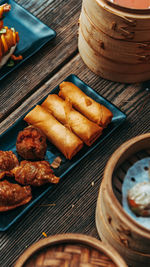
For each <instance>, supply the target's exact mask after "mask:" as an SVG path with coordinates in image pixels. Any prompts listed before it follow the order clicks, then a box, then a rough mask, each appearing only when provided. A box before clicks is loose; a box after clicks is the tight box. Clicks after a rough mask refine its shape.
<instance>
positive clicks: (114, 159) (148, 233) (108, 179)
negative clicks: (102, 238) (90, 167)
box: [100, 133, 150, 239]
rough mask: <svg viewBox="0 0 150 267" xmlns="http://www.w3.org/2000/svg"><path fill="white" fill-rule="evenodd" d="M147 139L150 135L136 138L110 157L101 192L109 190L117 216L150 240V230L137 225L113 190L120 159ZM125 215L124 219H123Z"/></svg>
mask: <svg viewBox="0 0 150 267" xmlns="http://www.w3.org/2000/svg"><path fill="white" fill-rule="evenodd" d="M145 139H150V133H146V134H142V135H139V136H136V137H134V138H132V139H130V140H128V141H127V142H125V143H123V144H122V145H121V146H120V147H119V148H118V149H117V150H116V151H115V152H114V153H113V154H112V156H111V157H110V159H109V161H108V162H107V164H106V167H105V170H104V176H103V181H102V185H101V187H100V192H101V190H102V187H103V186H104V187H105V188H107V192H108V194H107V197H108V201H109V203H110V204H112V197H111V196H113V205H112V206H111V208H112V209H114V208H116V209H117V216H118V217H119V218H120V220H122V221H124V222H125V223H126V225H128V226H129V227H130V228H131V227H132V229H133V230H134V231H135V232H136V233H137V234H141V235H142V236H143V237H145V238H147V239H150V230H149V229H147V228H145V227H143V226H142V225H140V224H139V223H137V222H136V221H135V220H134V219H132V217H131V216H129V215H128V213H126V212H125V211H124V209H123V207H122V206H121V204H120V203H119V201H118V200H117V198H116V196H115V194H114V192H113V189H112V174H113V172H114V170H115V167H116V165H117V163H118V161H119V159H120V157H121V156H122V155H123V154H124V152H126V151H127V150H128V149H130V148H132V147H133V146H134V145H135V144H136V143H137V142H142V141H144V140H145ZM122 215H123V218H122Z"/></svg>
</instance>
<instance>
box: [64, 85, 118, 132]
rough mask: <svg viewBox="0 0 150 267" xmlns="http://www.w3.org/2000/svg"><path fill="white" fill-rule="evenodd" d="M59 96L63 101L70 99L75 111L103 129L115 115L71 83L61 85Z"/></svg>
mask: <svg viewBox="0 0 150 267" xmlns="http://www.w3.org/2000/svg"><path fill="white" fill-rule="evenodd" d="M59 88H60V91H59V96H60V97H62V98H63V99H65V98H67V97H68V98H69V99H70V101H71V102H72V105H73V107H74V108H75V109H77V110H78V111H79V112H81V113H82V114H83V115H84V116H86V117H87V118H88V119H89V120H91V121H93V122H95V123H97V124H98V125H100V126H102V127H103V128H105V127H107V125H108V124H109V123H110V122H111V120H112V117H113V114H112V112H111V111H110V110H109V109H108V108H106V107H105V106H103V105H101V104H99V103H98V102H96V101H95V100H93V99H92V98H90V97H89V96H87V95H86V94H85V93H84V92H82V90H80V89H79V88H78V87H77V86H76V85H74V84H73V83H71V82H62V83H61V84H60V85H59Z"/></svg>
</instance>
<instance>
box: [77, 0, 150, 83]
mask: <svg viewBox="0 0 150 267" xmlns="http://www.w3.org/2000/svg"><path fill="white" fill-rule="evenodd" d="M140 12H141V13H140ZM149 33H150V10H142V11H140V10H130V9H128V8H120V7H119V8H117V7H116V5H114V6H112V4H111V3H109V2H108V1H107V0H83V3H82V10H81V15H80V24H79V37H78V48H79V52H80V55H81V57H82V59H83V61H84V62H85V64H86V65H87V66H88V67H89V68H90V69H91V70H92V71H93V72H95V73H96V74H98V75H100V76H102V77H103V78H106V79H109V80H112V81H117V82H125V83H134V82H142V81H145V80H148V79H149V78H150V34H149Z"/></svg>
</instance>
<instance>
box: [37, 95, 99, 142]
mask: <svg viewBox="0 0 150 267" xmlns="http://www.w3.org/2000/svg"><path fill="white" fill-rule="evenodd" d="M42 107H44V108H46V109H47V110H48V111H49V112H51V114H52V115H53V116H54V117H55V118H56V119H57V120H58V121H60V122H61V123H62V124H64V125H65V126H66V127H68V128H69V129H71V131H73V132H74V133H75V134H76V135H77V136H79V138H81V140H82V141H83V142H84V143H85V144H86V145H88V146H90V145H92V144H93V143H94V142H95V140H96V139H97V138H98V137H99V136H100V135H101V134H102V130H103V128H102V127H100V126H98V125H97V124H96V123H94V122H92V121H90V120H88V119H87V118H86V117H84V116H83V115H82V114H81V113H79V112H78V111H76V110H75V109H73V108H72V104H71V103H70V101H68V100H67V99H66V100H65V101H64V100H63V99H62V98H61V97H59V96H58V95H55V94H51V95H49V96H48V97H47V98H46V100H45V101H44V102H43V103H42Z"/></svg>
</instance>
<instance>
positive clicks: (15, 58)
mask: <svg viewBox="0 0 150 267" xmlns="http://www.w3.org/2000/svg"><path fill="white" fill-rule="evenodd" d="M11 59H12V60H14V61H19V60H22V59H23V56H21V55H19V56H17V57H16V56H15V55H11Z"/></svg>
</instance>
